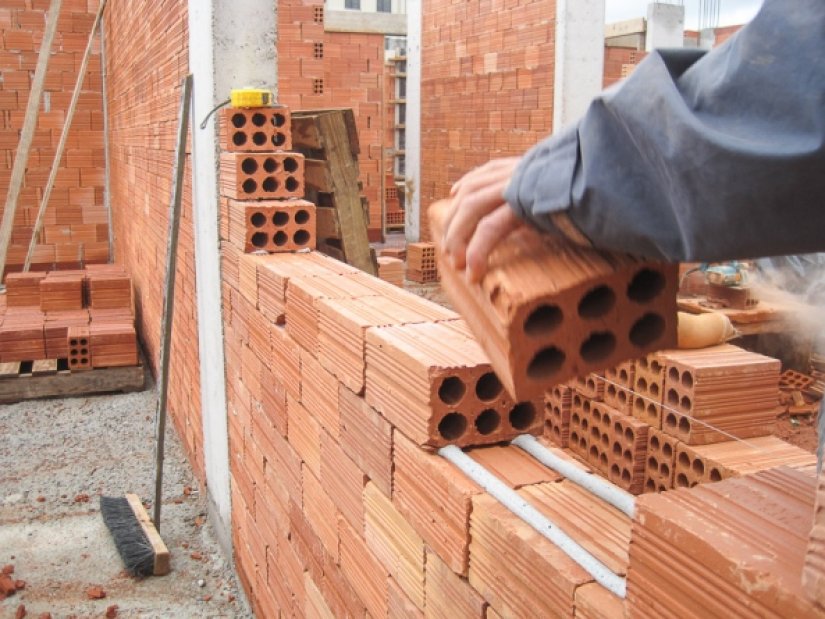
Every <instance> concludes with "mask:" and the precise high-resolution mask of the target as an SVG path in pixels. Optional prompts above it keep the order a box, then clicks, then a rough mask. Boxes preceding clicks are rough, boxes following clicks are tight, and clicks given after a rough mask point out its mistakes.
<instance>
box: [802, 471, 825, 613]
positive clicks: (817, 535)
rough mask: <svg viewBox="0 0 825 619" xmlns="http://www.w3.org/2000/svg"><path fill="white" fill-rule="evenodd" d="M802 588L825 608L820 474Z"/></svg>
mask: <svg viewBox="0 0 825 619" xmlns="http://www.w3.org/2000/svg"><path fill="white" fill-rule="evenodd" d="M802 586H803V587H804V589H805V593H806V594H807V595H808V598H809V599H810V600H812V601H813V602H815V603H816V604H819V606H820V607H822V608H825V474H823V473H822V471H820V472H819V482H818V484H817V493H816V508H815V510H814V526H813V528H812V529H811V535H810V538H809V540H808V549H807V551H806V553H805V564H804V566H803V568H802Z"/></svg>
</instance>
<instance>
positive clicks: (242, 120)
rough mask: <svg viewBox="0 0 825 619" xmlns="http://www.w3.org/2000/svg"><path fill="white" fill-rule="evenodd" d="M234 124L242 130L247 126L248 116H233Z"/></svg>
mask: <svg viewBox="0 0 825 619" xmlns="http://www.w3.org/2000/svg"><path fill="white" fill-rule="evenodd" d="M232 124H233V125H234V126H235V127H236V128H237V129H240V128H241V127H243V126H244V125H245V124H246V114H232Z"/></svg>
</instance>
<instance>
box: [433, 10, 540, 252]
mask: <svg viewBox="0 0 825 619" xmlns="http://www.w3.org/2000/svg"><path fill="white" fill-rule="evenodd" d="M422 14H423V23H422V44H421V64H422V67H423V74H422V79H421V190H420V191H421V204H422V205H427V204H430V203H432V202H433V201H435V200H437V199H440V198H444V197H446V195H447V194H448V192H449V189H450V186H451V185H452V184H453V183H454V182H455V181H456V180H458V179H459V178H460V177H461V176H462V175H463V174H464V173H465V172H467V171H468V170H471V169H472V168H474V167H476V166H478V165H480V164H482V163H484V162H486V161H488V160H490V159H493V158H496V157H504V156H510V155H516V154H520V153H522V152H523V151H524V150H526V149H527V148H529V147H531V146H533V145H534V144H535V143H536V142H538V141H539V140H540V139H541V138H543V137H544V136H545V135H547V134H548V133H550V131H551V129H552V122H553V78H554V72H553V58H554V57H555V48H554V39H555V15H556V7H555V2H554V1H553V0H527V1H523V2H515V1H510V2H497V3H496V2H484V1H481V0H471V1H469V2H459V3H445V2H437V1H435V0H428V1H427V2H425V3H424V5H423V10H422ZM421 217H422V222H421V223H422V225H421V234H422V237H424V238H428V236H429V230H428V226H427V224H426V222H425V221H424V220H425V218H426V214H425V213H424V212H423V211H422V215H421Z"/></svg>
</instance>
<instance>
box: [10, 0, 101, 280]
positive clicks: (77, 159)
mask: <svg viewBox="0 0 825 619" xmlns="http://www.w3.org/2000/svg"><path fill="white" fill-rule="evenodd" d="M48 8H49V5H48V3H37V2H35V3H31V2H27V3H24V2H12V3H7V4H6V5H4V8H3V9H2V10H0V110H2V112H0V161H2V163H0V195H2V196H4V198H5V196H6V194H7V193H8V188H9V182H10V178H11V170H12V166H13V164H14V157H15V151H16V149H17V145H18V143H19V141H20V130H21V129H22V127H23V121H24V117H25V111H26V106H27V103H28V97H29V91H30V89H31V82H32V79H33V77H34V70H35V66H36V64H37V56H38V51H39V47H40V42H41V40H42V38H43V31H44V28H45V24H46V13H47V11H48ZM96 12H97V3H96V2H87V1H86V0H67V1H66V2H64V3H63V5H62V9H61V15H60V19H59V21H58V26H57V32H56V34H55V39H54V42H53V43H52V53H51V56H50V59H49V66H48V70H47V72H46V81H45V86H44V93H43V104H42V105H41V106H40V110H39V115H38V119H37V125H36V127H35V131H34V138H33V141H32V146H31V150H30V154H29V160H28V165H27V170H26V175H25V182H24V185H23V187H22V188H21V191H20V196H19V198H18V201H17V213H16V217H15V220H14V225H13V228H12V236H11V245H10V247H9V251H8V255H7V259H6V266H7V269H6V270H7V272H11V271H19V270H21V269H22V265H23V263H24V261H25V258H26V253H27V251H28V247H29V242H30V241H31V237H32V232H33V229H34V224H35V221H36V218H37V210H38V208H39V206H40V199H41V197H42V193H43V189H44V187H45V185H46V181H47V179H48V176H49V172H50V169H51V165H52V162H53V160H54V155H55V147H56V146H57V143H58V142H59V140H60V134H61V132H62V130H63V125H64V123H65V120H66V112H67V110H68V108H69V102H70V100H71V97H72V91H73V89H74V85H75V81H76V79H77V73H78V71H79V69H80V63H81V59H82V57H83V52H84V50H85V48H86V43H87V41H88V37H89V33H90V32H91V28H92V23H93V22H94V17H95V13H96ZM101 93H102V77H101V65H100V50H99V47H98V46H97V45H96V46H95V47H94V48H93V50H92V55H91V57H90V59H89V68H88V71H87V75H86V78H85V80H84V82H83V86H82V90H81V93H80V98H79V99H78V103H77V110H76V112H75V115H74V119H73V121H72V126H71V130H70V131H69V134H68V139H67V142H66V151H65V154H64V158H63V162H62V164H61V167H60V169H59V172H58V174H57V178H56V182H55V185H54V188H53V189H52V193H51V198H50V200H49V208H48V210H47V211H46V215H45V219H44V228H43V230H42V232H41V236H40V238H39V239H37V245H36V246H35V251H34V254H33V255H32V266H31V268H32V269H33V270H36V271H50V270H52V269H60V268H81V267H82V266H83V265H84V264H94V263H101V262H107V261H108V258H109V232H108V226H107V222H108V218H107V214H106V210H105V208H104V205H103V204H104V202H103V177H104V168H105V163H104V154H103V149H104V145H103V103H102V94H101ZM4 203H5V200H4V201H3V203H2V204H0V216H1V215H2V212H3V204H4ZM0 276H2V274H1V273H0Z"/></svg>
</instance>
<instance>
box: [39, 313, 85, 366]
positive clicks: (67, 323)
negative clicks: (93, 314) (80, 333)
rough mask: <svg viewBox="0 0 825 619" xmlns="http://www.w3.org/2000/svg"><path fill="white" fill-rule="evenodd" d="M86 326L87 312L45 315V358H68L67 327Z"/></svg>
mask: <svg viewBox="0 0 825 619" xmlns="http://www.w3.org/2000/svg"><path fill="white" fill-rule="evenodd" d="M88 325H89V312H88V310H75V311H69V312H50V313H47V314H46V316H45V321H44V323H43V339H44V342H45V346H46V351H45V353H46V354H45V358H46V359H66V358H68V356H69V343H68V340H67V337H68V333H69V327H85V326H88Z"/></svg>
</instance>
